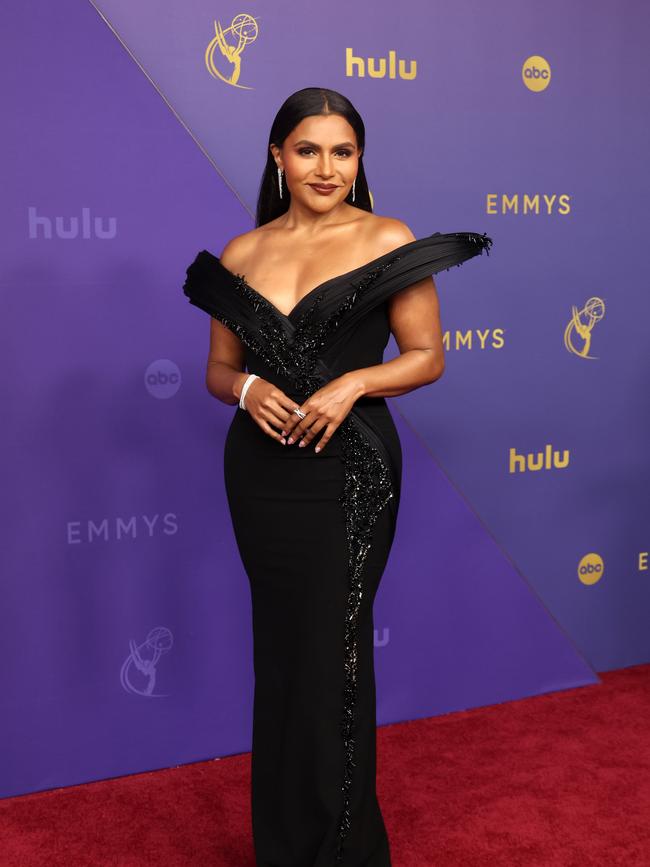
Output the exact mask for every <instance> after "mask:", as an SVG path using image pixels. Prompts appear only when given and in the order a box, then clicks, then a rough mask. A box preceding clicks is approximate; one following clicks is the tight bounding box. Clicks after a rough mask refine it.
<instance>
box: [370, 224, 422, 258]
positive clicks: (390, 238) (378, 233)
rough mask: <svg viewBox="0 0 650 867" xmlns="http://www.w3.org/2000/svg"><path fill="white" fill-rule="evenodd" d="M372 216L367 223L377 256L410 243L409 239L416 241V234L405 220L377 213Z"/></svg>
mask: <svg viewBox="0 0 650 867" xmlns="http://www.w3.org/2000/svg"><path fill="white" fill-rule="evenodd" d="M371 216H372V218H373V219H372V220H371V221H368V222H367V223H366V225H367V228H368V231H369V243H371V244H372V247H373V249H374V251H375V255H376V256H377V257H379V256H383V255H384V253H390V252H391V250H394V249H396V248H397V247H401V246H402V245H403V244H408V242H409V241H415V235H414V234H413V232H412V231H411V229H410V227H409V226H407V224H406V223H405V222H404V221H403V220H399V219H397V217H383V216H379V215H377V214H372V215H371Z"/></svg>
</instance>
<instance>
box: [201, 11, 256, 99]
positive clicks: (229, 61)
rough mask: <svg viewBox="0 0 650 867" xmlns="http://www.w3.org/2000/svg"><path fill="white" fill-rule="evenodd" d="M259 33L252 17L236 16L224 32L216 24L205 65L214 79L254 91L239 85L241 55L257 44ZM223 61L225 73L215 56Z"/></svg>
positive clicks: (217, 23)
mask: <svg viewBox="0 0 650 867" xmlns="http://www.w3.org/2000/svg"><path fill="white" fill-rule="evenodd" d="M258 33H259V28H258V26H257V21H256V20H255V18H253V16H252V15H246V14H245V13H242V14H241V15H235V17H234V18H233V19H232V21H231V22H230V27H226V29H225V30H224V29H223V27H222V26H221V24H220V23H219V22H218V21H215V22H214V36H213V37H212V39H211V40H210V42H209V43H208V47H207V48H206V49H205V65H206V67H207V70H208V72H209V73H210V75H211V76H212V77H213V78H218V79H219V80H220V81H223V82H224V84H231V85H232V86H233V87H241V88H242V89H243V90H252V89H253V88H252V87H247V86H246V85H245V84H239V76H240V75H241V55H242V53H243V51H244V49H245V48H246V47H247V46H248V45H250V44H251V43H252V42H255V40H256V39H257V36H258ZM217 51H218V52H219V54H218V56H219V58H220V59H221V60H222V61H223V65H224V67H225V70H226V71H225V72H223V73H222V72H221V71H220V70H219V68H218V66H217V63H216V61H215V55H216V54H217Z"/></svg>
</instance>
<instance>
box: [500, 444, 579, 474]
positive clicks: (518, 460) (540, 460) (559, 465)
mask: <svg viewBox="0 0 650 867" xmlns="http://www.w3.org/2000/svg"><path fill="white" fill-rule="evenodd" d="M508 461H509V466H508V472H509V473H525V472H526V471H528V472H536V471H538V470H553V469H555V470H561V469H564V467H568V466H569V450H568V449H564V451H563V452H562V456H561V457H560V452H559V451H558V450H557V449H554V448H553V447H552V446H551V445H550V444H547V445H546V448H545V449H544V451H543V452H530V453H529V454H527V455H518V454H517V449H510V453H509V457H508Z"/></svg>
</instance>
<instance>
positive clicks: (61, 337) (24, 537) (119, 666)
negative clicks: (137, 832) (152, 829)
mask: <svg viewBox="0 0 650 867" xmlns="http://www.w3.org/2000/svg"><path fill="white" fill-rule="evenodd" d="M648 16H649V13H648V10H647V7H645V6H644V5H643V4H641V3H640V2H636V3H630V4H623V5H620V4H619V5H615V4H612V3H605V2H600V0H598V2H595V3H594V2H587V0H580V2H575V3H572V4H569V5H568V6H567V5H566V4H561V3H559V2H550V3H545V4H541V5H540V4H536V3H531V2H523V3H521V2H515V0H506V2H502V3H496V4H486V3H481V2H478V0H475V2H459V3H454V4H438V3H434V4H431V3H427V2H424V0H409V2H407V3H401V4H399V6H394V5H393V4H392V3H388V2H384V0H382V2H379V3H372V4H371V3H368V2H366V3H357V4H352V5H350V4H347V3H343V2H335V3H334V5H333V6H328V7H327V11H326V14H323V10H322V9H321V8H320V7H315V6H314V7H313V8H312V7H310V6H308V5H307V6H305V5H302V6H297V5H296V4H292V3H289V2H286V0H281V2H277V3H274V4H273V5H272V6H270V5H269V4H265V3H261V2H258V0H253V2H251V3H250V4H248V5H246V6H245V7H240V6H237V5H226V6H224V5H223V4H218V5H214V4H212V3H209V2H207V0H191V2H186V3H183V4H182V5H181V4H178V3H173V2H171V0H164V2H160V0H157V2H155V3H154V2H153V0H139V2H138V3H135V4H134V3H131V2H127V0H104V2H102V0H98V2H96V3H90V2H80V0H76V2H72V0H61V2H59V3H56V4H43V3H35V2H33V0H26V2H23V3H21V4H13V6H12V8H6V9H4V10H3V12H2V23H3V25H4V26H3V28H2V33H3V41H4V50H3V52H2V53H1V59H0V63H2V65H3V80H4V81H5V82H11V89H5V103H6V105H5V131H4V139H3V148H4V159H3V170H4V184H3V190H4V196H3V206H2V209H1V212H2V237H3V242H4V243H3V256H2V270H1V273H0V279H1V281H2V292H3V299H4V305H3V310H4V315H3V317H2V328H3V335H2V351H3V355H4V371H5V375H4V377H3V391H4V400H3V405H4V407H5V415H4V421H3V425H2V428H1V429H2V436H3V440H4V442H3V448H2V453H3V456H4V472H3V485H2V488H3V492H4V496H3V498H2V510H3V531H4V538H3V544H2V555H1V557H2V586H3V600H2V606H1V607H0V642H2V645H3V646H2V659H3V665H2V667H1V668H0V686H1V690H0V695H1V698H0V703H1V704H0V706H1V709H2V713H1V715H0V739H1V741H2V743H3V745H4V748H3V750H2V756H1V757H0V796H5V797H6V796H10V795H16V794H21V793H25V792H31V791H37V790H44V789H49V788H54V787H60V786H66V785H71V784H76V783H81V782H84V781H88V780H97V779H104V778H107V777H114V776H118V775H122V774H128V773H134V772H139V771H145V770H152V769H156V768H162V767H169V766H171V765H179V764H182V763H186V762H192V761H198V760H202V759H208V758H213V757H219V756H226V755H230V754H233V753H237V752H244V751H248V750H249V749H250V747H251V726H252V700H253V666H252V634H251V609H250V595H249V587H248V581H247V578H246V574H245V572H244V570H243V567H242V564H241V562H240V559H239V554H238V551H237V549H236V544H235V540H234V536H233V530H232V525H231V522H230V516H229V513H228V508H227V503H226V497H225V491H224V484H223V445H224V438H225V434H226V431H227V428H228V425H229V424H230V420H231V417H232V413H233V412H234V411H235V408H234V407H233V406H228V405H225V404H222V403H220V402H219V401H217V400H216V399H214V398H213V397H212V396H211V395H210V394H209V393H208V391H207V389H206V388H205V365H206V360H207V353H208V338H209V324H210V323H209V318H208V317H207V316H206V315H205V314H204V313H202V312H201V311H199V310H197V309H196V308H194V307H192V306H191V305H189V303H188V302H187V299H186V298H185V296H184V295H183V293H182V285H183V282H184V279H185V269H186V268H187V266H188V265H189V264H190V262H191V261H192V260H193V259H194V257H195V255H196V253H197V252H198V251H199V250H201V249H208V250H210V251H212V252H213V253H214V254H215V255H219V254H220V252H221V250H222V249H223V247H224V245H225V244H226V242H227V241H228V240H229V239H230V238H232V237H233V236H234V235H237V234H241V233H242V232H245V231H247V230H249V229H251V228H252V227H253V226H254V218H253V214H254V211H255V205H256V199H257V192H258V185H259V182H260V178H261V174H262V169H263V166H264V161H265V159H266V146H267V139H268V134H269V129H270V126H271V122H272V120H273V117H274V116H275V113H276V112H277V110H278V108H279V107H280V105H281V104H282V102H283V101H284V100H285V99H286V97H287V96H288V95H289V94H291V93H293V92H294V91H296V90H298V89H300V88H302V87H308V86H324V87H328V88H332V89H334V90H338V91H340V92H342V93H344V94H345V95H346V96H347V97H349V98H350V99H351V100H352V102H353V103H354V105H355V106H356V108H357V109H358V111H359V112H360V113H361V115H362V117H363V118H364V122H365V124H366V132H367V142H366V150H365V153H364V164H365V169H366V173H367V176H368V182H369V185H370V189H371V193H372V196H373V202H374V208H375V212H376V213H378V214H382V215H387V216H392V217H397V218H399V219H401V220H403V221H404V222H406V223H407V224H408V225H409V226H410V228H411V230H412V231H413V233H414V234H415V236H416V237H423V236H424V235H428V234H431V233H433V232H436V231H440V232H454V231H472V232H481V233H483V232H487V234H489V235H490V236H491V237H492V238H493V242H494V243H493V247H492V250H491V252H490V255H489V256H481V257H478V258H476V259H473V260H470V261H469V262H467V263H465V264H464V265H463V266H462V267H461V268H453V269H451V270H449V271H448V272H442V273H441V274H439V275H437V276H436V278H435V279H436V285H437V288H438V293H439V297H440V304H441V319H442V325H443V330H444V340H445V350H446V365H447V366H446V371H445V373H444V376H443V377H442V378H441V379H440V380H439V381H437V382H435V383H433V384H431V385H428V386H426V387H424V388H421V389H417V390H416V391H413V392H411V393H409V394H405V395H402V396H400V397H396V398H391V399H389V406H390V408H391V411H392V413H393V416H394V418H395V422H396V424H397V427H398V431H399V434H400V437H401V440H402V448H403V452H404V482H403V494H402V504H401V508H400V515H399V518H398V526H397V535H396V538H395V544H394V547H393V550H392V552H391V557H390V560H389V563H388V566H387V569H386V573H385V575H384V578H383V579H382V584H381V586H380V590H379V593H378V596H377V600H376V604H375V660H376V672H377V694H378V722H379V723H380V724H383V723H390V722H396V721H401V720H408V719H414V718H419V717H423V716H434V715H437V714H440V713H446V712H451V711H454V710H458V709H462V708H470V707H478V706H482V705H487V704H493V703H497V702H504V701H510V700H514V699H518V698H521V697H523V696H530V695H536V694H539V693H543V692H549V691H551V690H562V689H566V688H570V687H575V686H591V687H592V688H594V687H595V688H597V685H598V683H599V681H600V679H599V677H598V674H597V672H599V671H605V670H608V669H612V668H617V667H622V666H626V665H632V664H636V663H643V662H648V661H650V628H649V618H648V612H649V611H650V576H649V573H648V554H647V552H648V549H649V547H650V527H649V520H648V518H649V514H650V496H649V489H650V471H649V460H648V443H649V442H650V410H649V408H648V397H647V395H648V393H649V386H650V382H649V379H650V375H649V374H650V352H649V350H648V338H647V328H648V322H649V321H650V301H649V294H650V292H649V282H650V281H649V273H648V272H649V266H648V256H647V232H646V223H647V221H646V217H645V213H644V211H645V208H646V204H647V201H648V171H647V167H646V159H647V153H648V149H649V146H650V141H649V138H650V136H649V120H648V118H649V114H648V111H647V108H648V105H647V85H646V82H647V71H648V70H647V50H646V46H647V43H648V36H649V33H648V31H649V27H648V23H649V20H648ZM397 352H398V350H397V347H396V345H395V343H394V341H392V340H391V342H390V344H389V346H388V348H387V352H386V356H385V358H386V360H388V359H389V358H392V357H394V356H395V355H396V354H397Z"/></svg>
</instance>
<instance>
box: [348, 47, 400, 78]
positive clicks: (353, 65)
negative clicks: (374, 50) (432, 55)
mask: <svg viewBox="0 0 650 867" xmlns="http://www.w3.org/2000/svg"><path fill="white" fill-rule="evenodd" d="M366 64H367V65H368V76H369V77H370V78H404V79H406V80H407V81H412V80H413V79H414V78H415V76H416V75H417V61H416V60H409V65H410V70H409V71H408V72H407V71H406V61H405V60H399V61H398V60H397V55H396V53H395V52H394V51H389V52H388V58H385V57H380V58H375V57H367V58H363V57H355V56H354V54H353V53H352V49H351V48H346V49H345V74H346V76H347V77H348V78H353V77H354V75H355V71H356V77H357V78H365V77H366ZM397 64H399V72H398V71H397ZM386 67H388V75H386Z"/></svg>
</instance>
